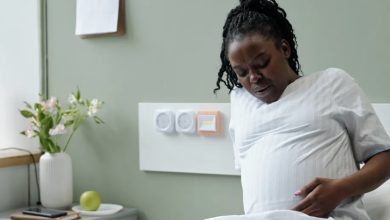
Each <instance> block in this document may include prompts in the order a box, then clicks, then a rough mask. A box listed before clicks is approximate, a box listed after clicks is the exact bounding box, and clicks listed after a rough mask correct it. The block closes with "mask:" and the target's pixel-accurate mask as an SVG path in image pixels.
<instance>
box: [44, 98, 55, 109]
mask: <svg viewBox="0 0 390 220" xmlns="http://www.w3.org/2000/svg"><path fill="white" fill-rule="evenodd" d="M41 105H42V107H43V109H45V110H46V111H48V112H54V111H55V109H56V105H57V98H56V97H51V98H50V99H49V100H46V101H41Z"/></svg>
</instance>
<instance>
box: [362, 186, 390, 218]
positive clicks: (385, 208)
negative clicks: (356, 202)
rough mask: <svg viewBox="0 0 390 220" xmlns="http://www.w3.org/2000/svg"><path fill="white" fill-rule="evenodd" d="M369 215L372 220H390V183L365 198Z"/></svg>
mask: <svg viewBox="0 0 390 220" xmlns="http://www.w3.org/2000/svg"><path fill="white" fill-rule="evenodd" d="M363 202H364V205H365V206H366V209H367V212H368V215H369V216H370V217H371V219H372V220H389V219H390V181H387V182H386V183H384V184H383V185H382V186H380V187H379V188H378V189H376V190H374V191H372V192H369V193H367V194H365V195H364V197H363Z"/></svg>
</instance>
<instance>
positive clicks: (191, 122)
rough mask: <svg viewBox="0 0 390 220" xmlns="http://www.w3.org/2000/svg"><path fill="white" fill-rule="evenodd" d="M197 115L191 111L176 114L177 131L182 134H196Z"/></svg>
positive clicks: (180, 111)
mask: <svg viewBox="0 0 390 220" xmlns="http://www.w3.org/2000/svg"><path fill="white" fill-rule="evenodd" d="M195 129H196V114H195V112H194V111H191V110H179V111H177V112H176V131H177V132H181V133H190V134H193V133H195Z"/></svg>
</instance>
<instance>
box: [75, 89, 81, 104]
mask: <svg viewBox="0 0 390 220" xmlns="http://www.w3.org/2000/svg"><path fill="white" fill-rule="evenodd" d="M80 97H81V94H80V89H79V88H77V91H76V99H77V101H78V100H80Z"/></svg>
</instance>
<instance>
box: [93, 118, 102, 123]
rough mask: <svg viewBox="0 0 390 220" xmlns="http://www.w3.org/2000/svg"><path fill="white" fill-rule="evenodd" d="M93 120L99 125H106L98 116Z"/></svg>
mask: <svg viewBox="0 0 390 220" xmlns="http://www.w3.org/2000/svg"><path fill="white" fill-rule="evenodd" d="M93 120H94V121H95V122H96V123H97V124H104V121H103V120H102V119H100V118H99V117H97V116H93Z"/></svg>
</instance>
